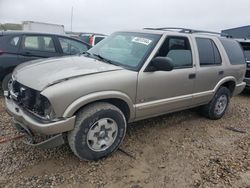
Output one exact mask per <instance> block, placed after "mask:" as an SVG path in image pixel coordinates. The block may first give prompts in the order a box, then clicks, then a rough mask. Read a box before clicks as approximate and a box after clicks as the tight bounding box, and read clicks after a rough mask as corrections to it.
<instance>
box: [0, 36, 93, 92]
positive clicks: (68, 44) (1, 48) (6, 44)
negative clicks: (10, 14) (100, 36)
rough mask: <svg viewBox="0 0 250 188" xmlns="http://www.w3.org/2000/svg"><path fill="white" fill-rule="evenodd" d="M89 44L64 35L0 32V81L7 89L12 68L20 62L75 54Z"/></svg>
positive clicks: (4, 88)
mask: <svg viewBox="0 0 250 188" xmlns="http://www.w3.org/2000/svg"><path fill="white" fill-rule="evenodd" d="M90 47H91V46H90V45H89V44H87V43H84V42H82V41H80V40H76V39H73V38H70V37H67V36H64V35H56V34H45V33H30V32H10V31H3V32H0V82H1V83H2V88H3V90H6V89H7V85H8V81H9V79H10V78H11V73H12V71H13V69H14V68H15V67H16V66H17V65H20V64H21V63H24V62H27V61H30V60H34V59H39V58H49V57H58V56H66V55H75V54H79V53H83V52H85V51H87V50H88V49H89V48H90Z"/></svg>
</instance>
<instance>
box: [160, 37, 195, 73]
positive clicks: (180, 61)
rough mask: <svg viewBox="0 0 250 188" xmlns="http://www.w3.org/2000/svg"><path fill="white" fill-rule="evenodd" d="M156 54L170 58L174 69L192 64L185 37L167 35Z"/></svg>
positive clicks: (189, 48)
mask: <svg viewBox="0 0 250 188" xmlns="http://www.w3.org/2000/svg"><path fill="white" fill-rule="evenodd" d="M156 56H160V57H168V58H170V59H171V60H172V61H173V65H174V68H175V69H177V68H189V67H192V64H193V63H192V52H191V47H190V43H189V40H188V38H186V37H168V38H167V39H166V40H165V41H164V43H163V45H162V46H161V48H160V50H159V52H158V53H157V55H156Z"/></svg>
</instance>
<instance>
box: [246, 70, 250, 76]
mask: <svg viewBox="0 0 250 188" xmlns="http://www.w3.org/2000/svg"><path fill="white" fill-rule="evenodd" d="M246 78H250V70H247V72H246Z"/></svg>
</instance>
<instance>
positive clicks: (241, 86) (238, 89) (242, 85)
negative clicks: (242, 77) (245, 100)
mask: <svg viewBox="0 0 250 188" xmlns="http://www.w3.org/2000/svg"><path fill="white" fill-rule="evenodd" d="M245 87H246V82H242V83H240V84H237V85H236V86H235V90H234V93H233V95H238V94H240V93H241V92H242V91H243V90H244V89H245Z"/></svg>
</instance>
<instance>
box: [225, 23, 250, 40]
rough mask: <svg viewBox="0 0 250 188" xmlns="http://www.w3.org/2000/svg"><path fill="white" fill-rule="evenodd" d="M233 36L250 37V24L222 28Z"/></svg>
mask: <svg viewBox="0 0 250 188" xmlns="http://www.w3.org/2000/svg"><path fill="white" fill-rule="evenodd" d="M221 32H222V33H226V34H228V35H230V36H232V37H233V38H241V39H250V25H247V26H242V27H236V28H232V29H226V30H222V31H221Z"/></svg>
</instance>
